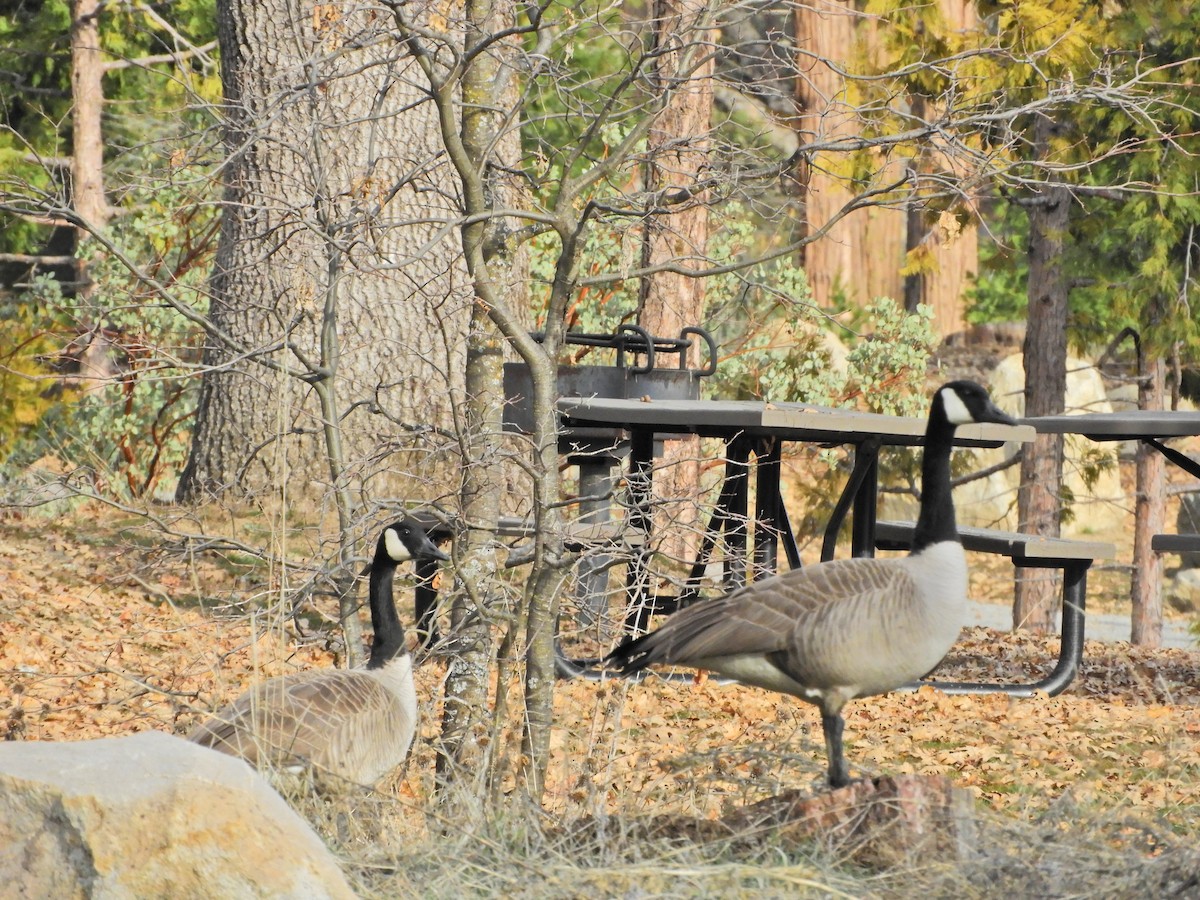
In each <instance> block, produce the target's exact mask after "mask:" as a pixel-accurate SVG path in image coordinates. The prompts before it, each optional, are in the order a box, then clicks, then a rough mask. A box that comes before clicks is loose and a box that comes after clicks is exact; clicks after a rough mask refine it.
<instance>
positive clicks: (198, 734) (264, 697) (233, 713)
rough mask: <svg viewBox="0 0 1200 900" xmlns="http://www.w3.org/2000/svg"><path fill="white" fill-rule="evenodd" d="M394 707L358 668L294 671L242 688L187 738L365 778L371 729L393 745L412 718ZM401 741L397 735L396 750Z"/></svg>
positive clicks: (251, 756)
mask: <svg viewBox="0 0 1200 900" xmlns="http://www.w3.org/2000/svg"><path fill="white" fill-rule="evenodd" d="M398 715H399V710H398V708H397V704H396V699H395V697H394V695H392V693H391V692H390V691H389V690H388V689H387V688H386V687H385V686H384V685H383V684H381V683H380V682H379V681H378V680H377V679H376V678H373V677H371V676H370V675H368V674H367V673H365V672H355V671H344V670H343V671H329V672H317V673H299V674H296V675H291V676H287V677H284V678H276V679H272V680H270V681H267V682H264V683H263V684H260V685H258V686H257V687H255V688H253V689H251V690H250V691H247V692H246V693H245V694H243V695H242V696H241V697H239V698H238V699H237V700H236V701H234V702H233V703H232V704H230V705H229V706H227V707H225V708H224V709H222V710H220V711H219V712H218V713H216V715H215V716H214V717H213V718H212V719H211V720H209V721H208V722H205V723H204V724H202V725H201V726H200V727H199V728H197V729H196V730H195V731H193V732H192V734H190V735H189V736H188V740H190V741H193V742H195V743H198V744H203V745H204V746H207V747H212V748H213V749H215V750H221V751H222V752H225V753H231V754H234V755H236V756H240V757H242V758H243V759H245V760H246V761H247V762H249V763H251V764H252V765H259V764H261V763H264V762H269V763H271V764H273V765H277V766H290V765H306V766H307V765H312V766H316V767H318V768H321V769H324V770H326V771H329V772H333V773H335V774H339V775H343V777H346V778H350V779H351V780H363V781H367V780H373V778H370V777H369V776H370V772H369V770H370V769H372V768H373V766H372V765H371V763H372V760H371V759H369V758H368V757H371V756H374V755H377V751H376V750H374V749H373V748H374V747H375V745H376V744H377V743H378V741H377V740H375V739H373V735H372V732H374V731H375V730H376V729H386V731H385V732H384V733H385V734H388V735H391V736H393V737H394V740H392V741H387V740H385V741H384V744H389V745H392V746H393V747H394V746H395V744H396V743H397V742H399V741H400V740H401V739H402V737H403V734H404V732H405V731H406V730H407V732H408V734H409V739H411V731H412V728H413V726H414V723H412V722H407V723H406V722H400V721H397V716H398ZM407 745H408V740H404V747H403V749H402V750H400V752H399V755H400V756H403V754H404V751H406V750H407ZM393 752H395V751H393ZM398 761H399V760H398V759H396V760H393V761H392V764H393V765H394V764H395V763H396V762H398ZM387 768H389V766H387V765H384V766H383V769H384V770H386V769H387Z"/></svg>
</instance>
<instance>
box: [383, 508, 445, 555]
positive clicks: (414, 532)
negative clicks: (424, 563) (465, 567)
mask: <svg viewBox="0 0 1200 900" xmlns="http://www.w3.org/2000/svg"><path fill="white" fill-rule="evenodd" d="M449 558H450V557H448V556H447V555H446V554H445V553H443V552H442V551H441V550H440V549H439V548H438V546H437V544H435V543H434V542H433V541H432V540H430V538H429V535H428V534H426V532H425V529H424V528H422V527H421V524H420V523H419V522H417V521H416V520H415V519H413V518H411V517H408V516H406V517H404V518H403V519H400V520H398V521H396V522H393V523H392V524H391V525H388V526H387V527H386V528H384V529H383V532H382V533H381V534H380V535H379V542H378V544H376V546H375V559H376V562H377V563H385V564H389V565H396V564H398V563H402V562H405V561H407V560H410V559H439V560H446V559H449Z"/></svg>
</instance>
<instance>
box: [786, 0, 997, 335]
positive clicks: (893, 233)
mask: <svg viewBox="0 0 1200 900" xmlns="http://www.w3.org/2000/svg"><path fill="white" fill-rule="evenodd" d="M936 5H937V7H938V9H939V11H940V14H941V15H942V17H943V18H944V20H945V21H946V22H947V23H952V27H955V28H957V29H960V30H961V29H966V28H969V27H971V25H972V24H973V23H974V22H975V19H976V13H975V10H974V6H973V4H971V3H969V2H967V0H940V2H939V3H938V4H936ZM795 15H796V39H797V45H798V47H799V48H800V50H801V51H802V52H801V53H800V55H799V57H798V59H797V66H798V68H799V71H800V75H799V77H798V78H797V82H796V83H797V95H798V104H799V106H800V108H801V110H802V115H801V119H800V131H801V134H800V138H801V142H802V143H812V142H825V141H831V140H838V139H841V138H848V137H852V136H855V135H857V134H859V132H860V129H861V125H860V123H859V121H858V119H857V116H856V113H855V110H854V108H853V106H852V104H851V99H850V97H849V95H848V91H849V90H850V88H851V86H850V85H849V83H848V82H847V79H846V78H845V76H844V75H842V74H841V71H839V70H844V71H850V72H856V71H862V69H863V67H864V65H866V63H865V62H864V59H865V58H866V57H868V56H869V54H870V53H871V48H872V47H875V46H878V44H879V42H880V40H881V37H880V32H879V31H878V30H877V29H876V28H875V26H874V23H873V21H872V20H871V18H870V17H868V16H864V15H862V14H861V13H860V12H859V6H857V5H856V4H855V3H853V2H849V0H831V2H828V3H822V4H800V5H798V6H797V7H796V13H795ZM864 48H865V50H864ZM831 63H832V64H831ZM913 103H914V109H916V108H918V107H920V106H921V103H922V101H921V98H914V100H913ZM942 162H944V161H942V160H938V159H934V158H928V159H926V158H917V159H914V160H901V159H899V158H897V159H896V160H895V161H894V162H893V163H892V164H891V166H890V167H889V168H888V169H886V170H885V171H883V172H881V173H880V175H879V179H878V180H880V181H894V180H896V179H898V178H899V176H900V174H901V173H902V171H903V169H904V168H905V167H906V166H909V165H911V166H915V167H917V168H919V169H923V170H926V171H928V170H930V168H931V167H933V166H937V165H939V164H941V163H942ZM800 178H801V181H802V183H803V184H804V203H805V221H806V223H807V227H808V231H809V233H810V234H811V233H812V232H815V231H817V230H818V229H820V228H823V227H825V225H826V224H827V223H828V222H829V221H830V219H832V218H833V217H834V216H835V215H836V214H837V213H838V212H839V211H840V210H841V209H842V208H843V207H844V206H845V205H846V203H847V202H849V201H850V200H851V199H852V197H853V194H852V193H851V190H850V188H849V187H848V185H849V184H850V181H851V179H850V177H849V162H848V156H847V154H845V153H838V152H822V153H817V154H816V155H815V158H814V159H813V160H812V162H811V163H808V164H806V165H805V169H804V171H802V172H801V173H800ZM922 207H923V198H921V197H917V198H914V200H913V202H912V204H911V205H910V208H909V209H908V210H902V209H890V208H886V207H883V206H873V207H868V208H866V209H860V210H856V211H855V212H852V213H851V214H849V215H848V216H846V217H845V218H844V219H842V220H841V221H839V222H837V223H836V224H834V225H833V227H832V228H830V230H829V231H828V233H827V234H825V236H823V237H822V238H820V239H818V240H816V241H814V242H813V243H811V244H809V245H808V246H807V247H805V250H804V267H805V272H806V274H807V276H808V281H809V285H810V287H811V288H812V294H813V300H814V301H815V302H816V303H818V304H820V305H822V306H826V307H832V306H837V305H838V302H839V301H840V300H844V301H847V302H849V303H852V304H854V303H857V304H862V303H867V302H870V301H871V300H873V299H875V298H876V297H892V298H894V299H896V300H898V301H902V302H903V303H904V305H905V306H906V307H908V308H910V309H912V308H915V306H916V304H917V303H925V304H928V305H929V306H930V307H931V308H932V310H933V314H934V327H935V329H936V331H937V333H938V334H940V335H942V336H947V335H950V334H953V333H955V332H957V331H961V330H962V329H963V327H964V323H965V320H964V316H963V303H962V297H963V292H964V291H965V290H966V288H967V286H968V284H969V283H970V281H971V279H972V278H973V277H974V274H975V272H976V270H977V251H978V241H977V233H976V230H975V227H974V225H972V224H968V225H966V226H965V227H963V226H961V225H960V223H958V222H957V221H952V219H951V217H946V218H945V219H944V220H939V221H933V222H930V221H926V219H925V214H924V211H923V208H922ZM917 248H920V252H921V254H922V256H923V257H924V258H925V259H926V260H927V262H926V263H925V264H924V271H923V272H921V273H920V274H912V275H909V276H907V277H906V276H905V275H903V274H901V269H902V268H904V266H905V265H906V264H907V263H908V261H909V260H908V259H907V258H906V253H907V251H909V250H914V249H917Z"/></svg>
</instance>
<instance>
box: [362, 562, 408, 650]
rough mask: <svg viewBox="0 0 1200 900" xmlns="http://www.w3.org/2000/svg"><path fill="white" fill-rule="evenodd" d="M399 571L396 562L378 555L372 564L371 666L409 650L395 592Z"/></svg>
mask: <svg viewBox="0 0 1200 900" xmlns="http://www.w3.org/2000/svg"><path fill="white" fill-rule="evenodd" d="M395 574H396V566H395V564H394V563H391V562H387V561H383V560H381V559H380V558H379V556H378V555H376V557H375V562H374V563H372V565H371V580H370V592H369V594H368V602H369V603H370V606H371V627H372V628H373V629H374V631H375V639H374V641H373V642H372V644H371V658H370V659H369V660H367V668H368V669H378V668H380V667H381V666H384V665H386V664H387V663H388V662H390V661H391V660H393V659H395V658H396V657H397V656H402V655H403V654H405V653H407V652H408V648H407V647H406V646H405V643H404V626H403V625H401V624H400V615H399V613H397V612H396V601H395V599H394V598H393V596H392V579H393V577H395Z"/></svg>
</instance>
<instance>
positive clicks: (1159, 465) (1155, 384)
mask: <svg viewBox="0 0 1200 900" xmlns="http://www.w3.org/2000/svg"><path fill="white" fill-rule="evenodd" d="M1139 353H1140V349H1139ZM1140 368H1141V371H1140V373H1139V374H1140V375H1141V376H1142V380H1141V381H1140V382H1139V383H1138V408H1139V409H1163V408H1164V403H1163V399H1164V394H1165V381H1166V363H1165V362H1164V361H1163V360H1162V359H1161V358H1155V359H1152V360H1146V361H1145V362H1144V365H1143V366H1141V367H1140ZM1136 466H1137V475H1136V479H1137V481H1136V491H1137V502H1136V504H1135V509H1134V516H1133V522H1134V526H1133V527H1134V531H1133V578H1132V580H1131V583H1130V594H1131V595H1132V599H1133V620H1132V627H1131V631H1130V638H1129V639H1130V640H1131V641H1133V643H1135V644H1138V645H1139V646H1142V647H1161V646H1162V629H1163V608H1162V557H1160V556H1159V555H1158V554H1157V553H1155V552H1154V550H1153V549H1152V548H1151V546H1150V540H1151V538H1153V536H1154V535H1155V534H1156V533H1158V532H1160V531H1162V530H1163V521H1164V520H1165V518H1166V471H1165V469H1166V461H1165V460H1164V459H1163V457H1162V454H1161V453H1159V452H1158V451H1157V450H1155V449H1154V448H1153V447H1149V446H1147V445H1145V444H1142V443H1140V442H1139V443H1138V448H1137V463H1136Z"/></svg>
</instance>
